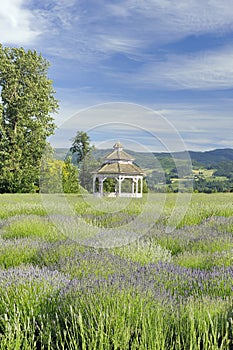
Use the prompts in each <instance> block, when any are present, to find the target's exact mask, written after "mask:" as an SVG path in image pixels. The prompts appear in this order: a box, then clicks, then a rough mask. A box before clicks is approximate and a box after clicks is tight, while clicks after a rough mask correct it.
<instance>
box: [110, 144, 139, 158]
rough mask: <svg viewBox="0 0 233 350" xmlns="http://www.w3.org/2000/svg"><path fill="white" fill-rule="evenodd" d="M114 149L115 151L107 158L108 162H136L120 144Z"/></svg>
mask: <svg viewBox="0 0 233 350" xmlns="http://www.w3.org/2000/svg"><path fill="white" fill-rule="evenodd" d="M113 149H114V150H113V151H112V152H111V153H109V154H108V155H107V156H106V157H105V159H106V161H108V160H127V161H133V160H134V158H133V157H132V156H131V155H130V154H128V153H126V152H125V151H123V147H122V144H121V143H120V142H117V143H115V145H114V146H113Z"/></svg>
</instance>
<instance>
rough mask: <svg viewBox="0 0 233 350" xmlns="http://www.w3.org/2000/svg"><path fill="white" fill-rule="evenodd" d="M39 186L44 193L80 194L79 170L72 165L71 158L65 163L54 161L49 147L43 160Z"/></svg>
mask: <svg viewBox="0 0 233 350" xmlns="http://www.w3.org/2000/svg"><path fill="white" fill-rule="evenodd" d="M39 186H40V192H42V193H62V192H64V193H79V192H80V186H79V182H78V168H77V167H76V166H74V165H73V164H72V163H71V157H67V158H66V159H65V161H62V160H56V159H54V158H53V151H52V148H51V147H50V146H49V145H48V146H47V149H46V151H45V152H44V155H43V157H42V160H41V168H40V184H39Z"/></svg>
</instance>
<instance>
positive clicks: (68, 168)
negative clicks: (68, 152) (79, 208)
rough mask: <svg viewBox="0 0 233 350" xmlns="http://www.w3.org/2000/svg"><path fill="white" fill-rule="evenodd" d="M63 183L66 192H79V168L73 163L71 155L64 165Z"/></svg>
mask: <svg viewBox="0 0 233 350" xmlns="http://www.w3.org/2000/svg"><path fill="white" fill-rule="evenodd" d="M62 185H63V191H64V193H79V192H80V187H79V182H78V168H77V167H76V166H74V165H73V164H72V163H71V157H67V158H66V159H65V161H64V163H63V167H62Z"/></svg>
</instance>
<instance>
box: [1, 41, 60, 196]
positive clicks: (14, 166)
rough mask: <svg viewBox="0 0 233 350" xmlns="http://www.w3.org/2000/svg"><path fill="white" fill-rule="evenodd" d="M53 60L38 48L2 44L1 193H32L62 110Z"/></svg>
mask: <svg viewBox="0 0 233 350" xmlns="http://www.w3.org/2000/svg"><path fill="white" fill-rule="evenodd" d="M48 67H49V63H48V61H47V60H45V59H44V58H43V57H42V56H41V55H38V54H37V52H36V51H31V50H29V51H25V50H24V49H23V48H4V47H3V46H2V45H0V90H1V99H0V192H1V193H3V192H30V191H32V190H33V188H34V184H35V183H36V182H38V177H39V168H40V161H41V156H42V154H43V150H44V148H45V145H46V138H47V137H48V136H50V135H51V134H53V132H54V129H55V124H54V119H53V117H52V115H51V114H52V113H54V112H55V111H56V110H57V109H58V101H57V100H56V99H55V97H54V93H55V91H54V89H53V87H52V81H51V80H50V79H48V77H47V71H48Z"/></svg>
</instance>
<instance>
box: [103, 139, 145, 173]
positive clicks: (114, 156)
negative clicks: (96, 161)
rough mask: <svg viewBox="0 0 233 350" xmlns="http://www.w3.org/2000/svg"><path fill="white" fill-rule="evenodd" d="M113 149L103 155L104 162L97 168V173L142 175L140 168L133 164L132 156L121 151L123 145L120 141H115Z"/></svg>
mask: <svg viewBox="0 0 233 350" xmlns="http://www.w3.org/2000/svg"><path fill="white" fill-rule="evenodd" d="M113 149H114V150H113V151H112V152H111V153H109V154H108V155H107V156H106V157H105V160H104V163H103V164H102V166H101V167H100V168H99V169H98V170H97V174H112V175H115V174H118V175H129V176H131V175H142V176H143V175H144V173H143V171H142V169H141V168H140V167H139V166H137V165H135V164H133V160H134V158H133V157H132V156H131V155H129V154H128V153H126V152H125V151H123V146H122V145H121V143H120V142H117V143H116V144H115V145H114V146H113Z"/></svg>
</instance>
